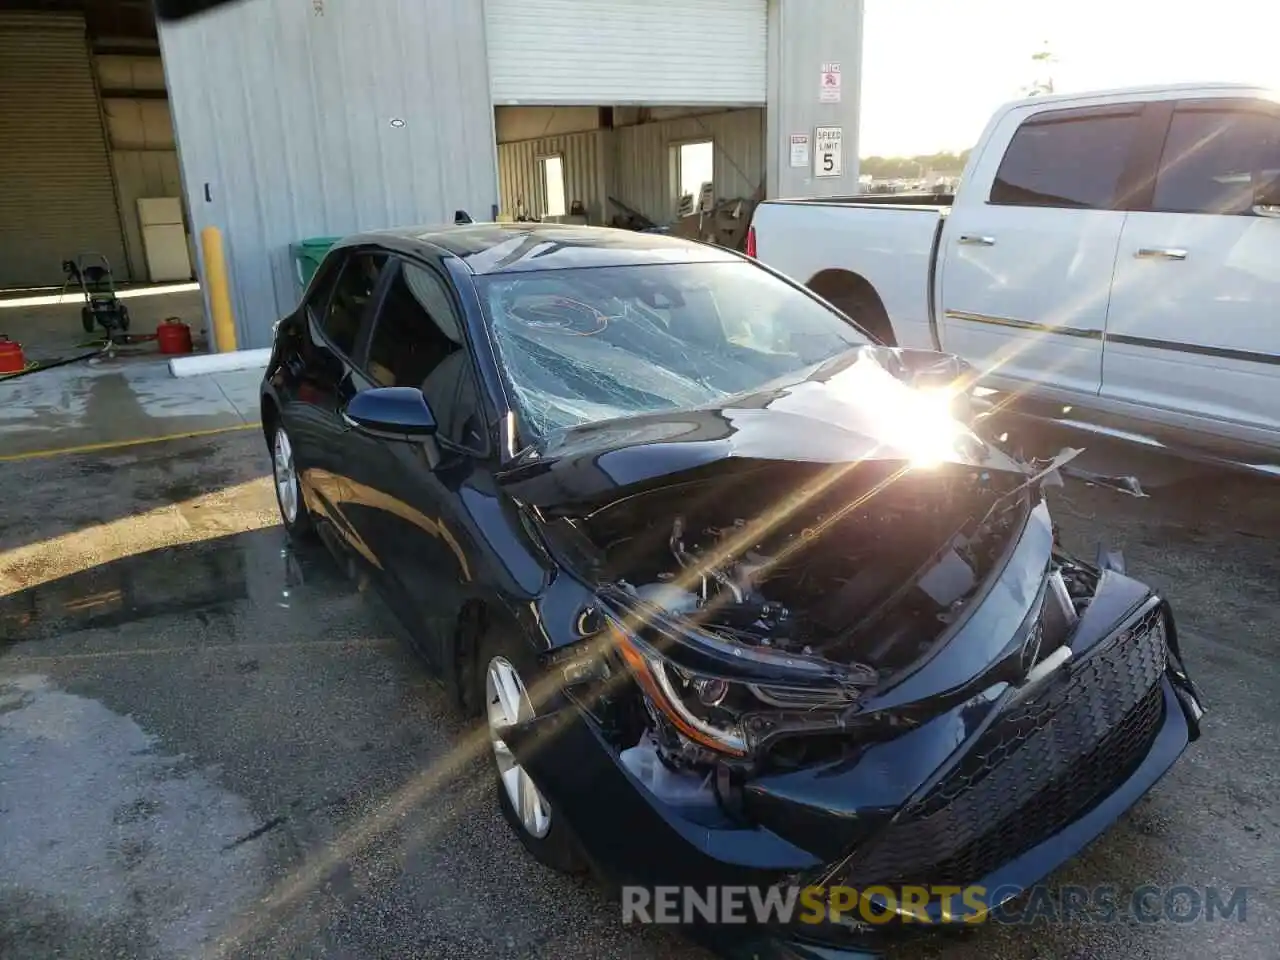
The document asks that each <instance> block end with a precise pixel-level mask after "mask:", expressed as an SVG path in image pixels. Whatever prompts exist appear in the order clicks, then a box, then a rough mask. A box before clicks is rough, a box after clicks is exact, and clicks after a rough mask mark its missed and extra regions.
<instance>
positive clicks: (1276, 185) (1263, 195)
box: [1253, 171, 1280, 217]
mask: <svg viewBox="0 0 1280 960" xmlns="http://www.w3.org/2000/svg"><path fill="white" fill-rule="evenodd" d="M1253 212H1254V213H1255V214H1256V215H1257V216H1259V217H1280V175H1277V174H1276V173H1275V172H1274V171H1269V172H1268V173H1266V174H1256V173H1255V174H1254V175H1253Z"/></svg>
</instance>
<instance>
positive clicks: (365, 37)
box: [159, 0, 497, 347]
mask: <svg viewBox="0 0 1280 960" xmlns="http://www.w3.org/2000/svg"><path fill="white" fill-rule="evenodd" d="M374 7H376V10H371V8H374ZM159 32H160V45H161V48H162V50H163V52H164V65H165V73H166V77H167V79H168V90H169V101H170V103H171V105H172V107H173V119H174V127H175V133H176V135H177V141H178V154H179V157H180V158H181V163H182V178H183V183H184V185H185V188H186V192H187V195H188V198H189V203H190V214H191V226H192V229H193V232H195V233H196V234H197V236H198V235H199V232H200V230H201V229H202V228H203V227H205V226H217V227H219V228H221V230H222V231H223V235H224V242H225V247H226V250H227V257H228V261H229V262H228V272H229V275H230V282H231V285H232V290H231V295H232V297H231V298H232V306H233V308H234V310H235V314H236V324H237V328H238V333H239V345H240V346H242V347H262V346H266V345H267V344H268V343H270V340H271V328H272V324H273V323H274V322H275V321H276V320H277V319H278V318H279V317H280V316H281V315H282V314H284V313H286V312H288V311H289V310H292V309H293V308H294V307H296V306H297V302H298V289H297V279H296V277H297V275H296V268H295V266H294V264H293V260H292V256H291V254H290V250H289V246H290V244H291V243H293V242H295V241H297V240H301V239H303V238H305V237H315V236H329V235H342V234H349V233H355V232H357V231H361V230H368V229H376V228H380V227H392V226H397V225H409V224H420V223H449V222H452V220H453V213H454V211H455V210H458V209H463V210H467V211H469V212H470V213H471V214H472V216H474V217H475V218H476V219H477V220H484V219H488V218H489V217H490V216H491V210H492V206H493V205H494V203H495V202H496V200H497V191H496V189H495V186H496V181H497V177H496V176H495V173H496V171H495V166H494V146H493V144H494V135H493V109H492V105H491V103H490V101H489V92H488V67H487V65H486V63H485V44H484V13H483V10H482V8H481V4H479V3H477V2H476V0H431V2H430V3H427V2H423V0H379V2H378V3H376V4H374V3H368V2H365V3H340V2H334V0H324V2H321V0H306V2H301V0H255V2H253V3H235V4H229V5H227V6H224V7H220V8H218V9H217V10H214V11H211V12H209V13H204V14H201V15H200V16H198V17H192V18H190V19H189V20H185V21H182V22H180V23H162V24H160V27H159Z"/></svg>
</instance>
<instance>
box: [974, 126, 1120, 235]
mask: <svg viewBox="0 0 1280 960" xmlns="http://www.w3.org/2000/svg"><path fill="white" fill-rule="evenodd" d="M1138 110H1139V108H1138V107H1136V106H1131V105H1119V106H1114V107H1089V108H1084V109H1071V110H1050V111H1047V112H1045V113H1038V114H1035V115H1034V116H1032V117H1030V118H1028V119H1027V120H1024V121H1023V122H1022V125H1021V126H1019V127H1018V129H1017V130H1016V131H1015V132H1014V134H1013V139H1012V140H1011V141H1010V142H1009V148H1008V149H1007V150H1006V151H1005V154H1004V158H1003V159H1002V160H1001V161H1000V169H999V170H998V171H997V172H996V178H995V182H994V183H993V184H992V186H991V195H990V198H989V202H990V203H993V204H998V205H1002V206H1017V207H1067V208H1071V209H1075V210H1109V209H1111V208H1112V207H1113V206H1114V205H1115V203H1116V193H1117V191H1118V188H1119V186H1120V179H1121V176H1122V175H1123V173H1124V169H1125V165H1126V163H1127V162H1128V160H1129V151H1130V149H1131V147H1132V145H1133V142H1134V138H1135V136H1136V135H1137V132H1138V119H1139V112H1138Z"/></svg>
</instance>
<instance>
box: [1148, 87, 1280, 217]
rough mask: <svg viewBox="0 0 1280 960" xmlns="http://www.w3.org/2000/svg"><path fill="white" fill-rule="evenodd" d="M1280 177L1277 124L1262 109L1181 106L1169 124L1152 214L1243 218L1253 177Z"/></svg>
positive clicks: (1249, 206)
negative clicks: (1240, 216) (1279, 174)
mask: <svg viewBox="0 0 1280 960" xmlns="http://www.w3.org/2000/svg"><path fill="white" fill-rule="evenodd" d="M1277 173H1280V118H1278V117H1277V116H1276V115H1275V114H1274V113H1271V112H1268V111H1264V110H1262V109H1247V108H1241V107H1237V108H1222V107H1214V106H1212V105H1199V104H1197V105H1195V106H1188V105H1182V106H1179V107H1178V108H1177V109H1176V110H1175V111H1174V113H1173V119H1172V120H1171V121H1170V123H1169V134H1168V136H1167V137H1166V138H1165V144H1164V152H1163V155H1162V156H1161V160H1160V172H1159V174H1158V175H1157V177H1156V189H1155V195H1154V197H1153V200H1152V206H1153V207H1154V209H1156V210H1158V211H1161V212H1165V213H1217V214H1237V215H1238V214H1247V213H1249V212H1250V211H1251V210H1252V209H1253V185H1254V175H1255V174H1258V175H1262V176H1267V177H1275V176H1276V174H1277Z"/></svg>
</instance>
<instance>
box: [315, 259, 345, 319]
mask: <svg viewBox="0 0 1280 960" xmlns="http://www.w3.org/2000/svg"><path fill="white" fill-rule="evenodd" d="M345 263H346V257H345V255H344V254H342V253H334V254H331V255H330V256H329V257H328V258H327V259H326V260H325V261H324V262H323V263H321V264H320V267H319V269H318V270H317V271H316V275H315V279H313V280H312V281H311V284H310V285H309V286H308V288H307V292H306V306H307V311H308V312H309V313H310V314H311V316H312V317H314V318H315V320H316V322H317V323H318V322H320V320H321V319H322V318H323V317H324V315H325V311H326V310H327V309H328V307H329V298H330V297H331V296H333V288H334V287H336V286H337V285H338V275H339V274H341V273H342V267H343V265H344V264H345Z"/></svg>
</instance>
